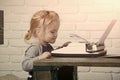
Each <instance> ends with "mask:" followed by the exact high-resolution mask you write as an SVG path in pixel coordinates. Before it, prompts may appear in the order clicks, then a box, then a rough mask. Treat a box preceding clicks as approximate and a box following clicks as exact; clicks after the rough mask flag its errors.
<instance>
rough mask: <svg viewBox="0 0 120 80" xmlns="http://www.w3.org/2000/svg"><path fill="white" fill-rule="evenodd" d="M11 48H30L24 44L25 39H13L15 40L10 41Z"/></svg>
mask: <svg viewBox="0 0 120 80" xmlns="http://www.w3.org/2000/svg"><path fill="white" fill-rule="evenodd" d="M9 43H10V46H12V47H25V46H28V44H26V43H25V42H24V39H13V40H9Z"/></svg>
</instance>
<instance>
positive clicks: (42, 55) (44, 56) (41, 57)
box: [38, 52, 51, 60]
mask: <svg viewBox="0 0 120 80" xmlns="http://www.w3.org/2000/svg"><path fill="white" fill-rule="evenodd" d="M50 57H51V53H50V52H44V53H43V54H41V55H39V57H38V58H39V60H41V59H46V58H50Z"/></svg>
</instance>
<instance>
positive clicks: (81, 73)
mask: <svg viewBox="0 0 120 80" xmlns="http://www.w3.org/2000/svg"><path fill="white" fill-rule="evenodd" d="M119 3H120V1H119V0H52V1H51V0H0V10H4V13H5V15H4V22H5V23H4V30H5V31H4V38H5V39H4V45H0V76H3V75H5V74H15V75H17V76H19V77H21V78H26V76H27V73H26V72H24V71H23V70H22V69H21V61H22V59H23V54H24V51H25V49H26V47H27V44H25V42H24V40H23V37H24V34H25V33H26V31H27V29H28V28H29V22H30V18H31V16H32V15H33V13H35V12H36V11H38V10H43V9H47V10H54V11H56V12H57V13H59V15H60V20H61V26H60V30H59V36H58V39H57V41H56V43H55V44H54V45H53V46H58V45H61V44H62V43H64V42H65V41H68V40H72V41H74V39H71V38H70V37H68V36H69V34H70V33H77V34H78V35H80V36H82V37H84V38H86V39H88V40H91V41H97V40H98V39H99V38H100V36H101V35H102V33H103V32H104V30H105V29H106V28H107V25H108V24H109V23H110V21H111V19H113V18H117V19H118V22H117V24H116V25H115V26H114V28H113V30H112V32H111V33H110V35H109V36H108V38H107V40H106V41H105V44H106V48H107V50H108V53H114V54H116V53H119V54H120V6H119ZM78 80H120V68H119V67H114V68H113V67H82V66H80V67H78Z"/></svg>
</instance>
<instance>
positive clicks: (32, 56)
mask: <svg viewBox="0 0 120 80" xmlns="http://www.w3.org/2000/svg"><path fill="white" fill-rule="evenodd" d="M39 50H40V51H41V50H42V48H41V49H39ZM39 50H38V47H37V46H35V45H32V46H30V47H29V48H28V49H27V50H26V52H25V55H24V60H23V61H22V68H23V70H25V71H30V70H32V68H33V61H35V60H39V55H40V54H42V51H41V53H39V52H40V51H39Z"/></svg>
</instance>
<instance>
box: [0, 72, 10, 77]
mask: <svg viewBox="0 0 120 80" xmlns="http://www.w3.org/2000/svg"><path fill="white" fill-rule="evenodd" d="M10 73H11V72H10V71H0V76H4V75H7V74H10Z"/></svg>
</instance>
